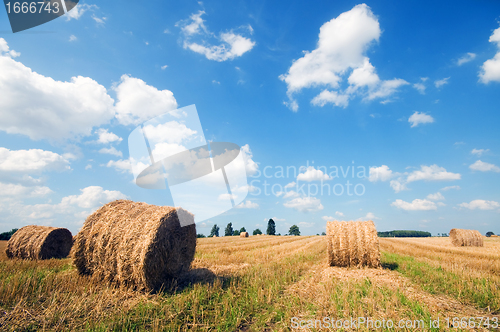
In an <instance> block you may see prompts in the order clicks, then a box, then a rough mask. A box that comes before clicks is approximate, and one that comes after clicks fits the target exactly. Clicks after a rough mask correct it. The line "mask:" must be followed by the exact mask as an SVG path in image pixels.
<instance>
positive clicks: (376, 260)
mask: <svg viewBox="0 0 500 332" xmlns="http://www.w3.org/2000/svg"><path fill="white" fill-rule="evenodd" d="M326 240H327V251H328V263H329V265H330V266H340V267H350V266H356V267H361V266H368V267H373V268H376V267H379V266H380V250H379V242H378V236H377V230H376V228H375V224H374V223H373V221H371V220H370V221H348V222H346V221H328V222H327V224H326Z"/></svg>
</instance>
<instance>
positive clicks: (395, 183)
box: [389, 179, 408, 193]
mask: <svg viewBox="0 0 500 332" xmlns="http://www.w3.org/2000/svg"><path fill="white" fill-rule="evenodd" d="M389 185H390V186H391V188H392V189H393V190H394V192H395V193H398V192H400V191H403V190H408V187H406V183H404V182H403V180H402V179H398V180H391V182H390V183H389Z"/></svg>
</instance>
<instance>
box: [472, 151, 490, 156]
mask: <svg viewBox="0 0 500 332" xmlns="http://www.w3.org/2000/svg"><path fill="white" fill-rule="evenodd" d="M488 151H490V149H472V151H471V152H470V153H472V154H475V155H476V156H478V157H481V156H482V155H483V153H486V152H488Z"/></svg>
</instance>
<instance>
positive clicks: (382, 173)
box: [368, 165, 394, 182]
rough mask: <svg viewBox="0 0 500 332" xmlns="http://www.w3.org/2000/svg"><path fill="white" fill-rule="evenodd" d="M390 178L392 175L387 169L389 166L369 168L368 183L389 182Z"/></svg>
mask: <svg viewBox="0 0 500 332" xmlns="http://www.w3.org/2000/svg"><path fill="white" fill-rule="evenodd" d="M392 177H394V174H393V173H392V171H391V170H390V169H389V166H387V165H382V166H380V167H370V176H369V178H368V180H369V181H370V182H377V181H382V182H383V181H387V180H390V179H391V178H392Z"/></svg>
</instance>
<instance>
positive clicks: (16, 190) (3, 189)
mask: <svg viewBox="0 0 500 332" xmlns="http://www.w3.org/2000/svg"><path fill="white" fill-rule="evenodd" d="M52 192H53V191H52V190H51V189H50V188H48V187H45V186H34V187H27V186H23V185H21V184H14V183H1V182H0V196H8V197H15V198H24V197H43V196H46V195H48V194H50V193H52Z"/></svg>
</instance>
